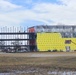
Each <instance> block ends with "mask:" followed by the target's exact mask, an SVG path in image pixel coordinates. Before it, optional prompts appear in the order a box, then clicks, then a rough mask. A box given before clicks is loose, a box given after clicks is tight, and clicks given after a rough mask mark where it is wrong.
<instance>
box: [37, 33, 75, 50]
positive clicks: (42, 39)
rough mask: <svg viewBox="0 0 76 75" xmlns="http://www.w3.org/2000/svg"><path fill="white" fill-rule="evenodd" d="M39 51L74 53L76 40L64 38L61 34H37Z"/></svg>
mask: <svg viewBox="0 0 76 75" xmlns="http://www.w3.org/2000/svg"><path fill="white" fill-rule="evenodd" d="M36 41H37V48H38V50H39V51H49V50H51V51H54V50H57V51H74V50H76V38H62V36H61V34H60V33H37V40H36Z"/></svg>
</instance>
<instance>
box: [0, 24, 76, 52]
mask: <svg viewBox="0 0 76 75" xmlns="http://www.w3.org/2000/svg"><path fill="white" fill-rule="evenodd" d="M0 50H1V51H4V52H28V51H76V26H64V25H63V26H61V25H57V26H52V25H50V26H48V25H40V26H33V27H29V28H27V31H25V29H22V28H21V27H20V28H15V27H12V28H7V27H5V28H1V29H0Z"/></svg>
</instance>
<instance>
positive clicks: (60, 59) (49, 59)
mask: <svg viewBox="0 0 76 75" xmlns="http://www.w3.org/2000/svg"><path fill="white" fill-rule="evenodd" d="M55 70H56V71H76V52H31V53H0V73H8V72H19V71H21V72H29V73H27V74H25V73H23V74H20V75H30V74H31V75H48V74H47V73H48V72H49V71H55ZM18 75H19V74H18Z"/></svg>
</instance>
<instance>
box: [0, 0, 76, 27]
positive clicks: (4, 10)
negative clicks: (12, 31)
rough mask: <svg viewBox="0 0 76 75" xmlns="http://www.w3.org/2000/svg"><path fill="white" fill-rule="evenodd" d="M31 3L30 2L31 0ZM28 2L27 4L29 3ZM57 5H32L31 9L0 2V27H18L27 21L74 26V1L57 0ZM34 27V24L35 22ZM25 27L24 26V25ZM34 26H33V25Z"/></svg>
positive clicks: (75, 19)
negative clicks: (58, 2)
mask: <svg viewBox="0 0 76 75" xmlns="http://www.w3.org/2000/svg"><path fill="white" fill-rule="evenodd" d="M31 1H32V0H31ZM31 1H30V0H29V2H31ZM58 1H60V2H61V4H57V3H51V2H48V3H45V2H41V3H34V2H33V6H32V7H31V9H28V8H26V7H23V5H17V4H13V3H11V2H9V1H8V0H1V1H0V8H1V9H0V26H5V25H7V26H11V25H12V26H13V25H14V26H20V25H21V24H24V23H25V22H27V21H28V24H30V25H31V23H30V22H29V21H32V20H33V21H39V22H42V23H43V24H44V25H45V24H47V25H51V24H53V25H56V24H65V25H71V24H74V25H75V24H76V15H75V14H76V5H75V3H76V0H58ZM35 25H37V24H36V22H35ZM25 26H26V25H25ZM33 26H34V25H33Z"/></svg>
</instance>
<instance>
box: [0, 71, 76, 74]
mask: <svg viewBox="0 0 76 75" xmlns="http://www.w3.org/2000/svg"><path fill="white" fill-rule="evenodd" d="M42 72H43V71H42ZM31 73H38V70H26V71H14V72H10V73H0V75H19V74H26V75H27V74H31ZM47 75H76V71H48V72H47Z"/></svg>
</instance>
